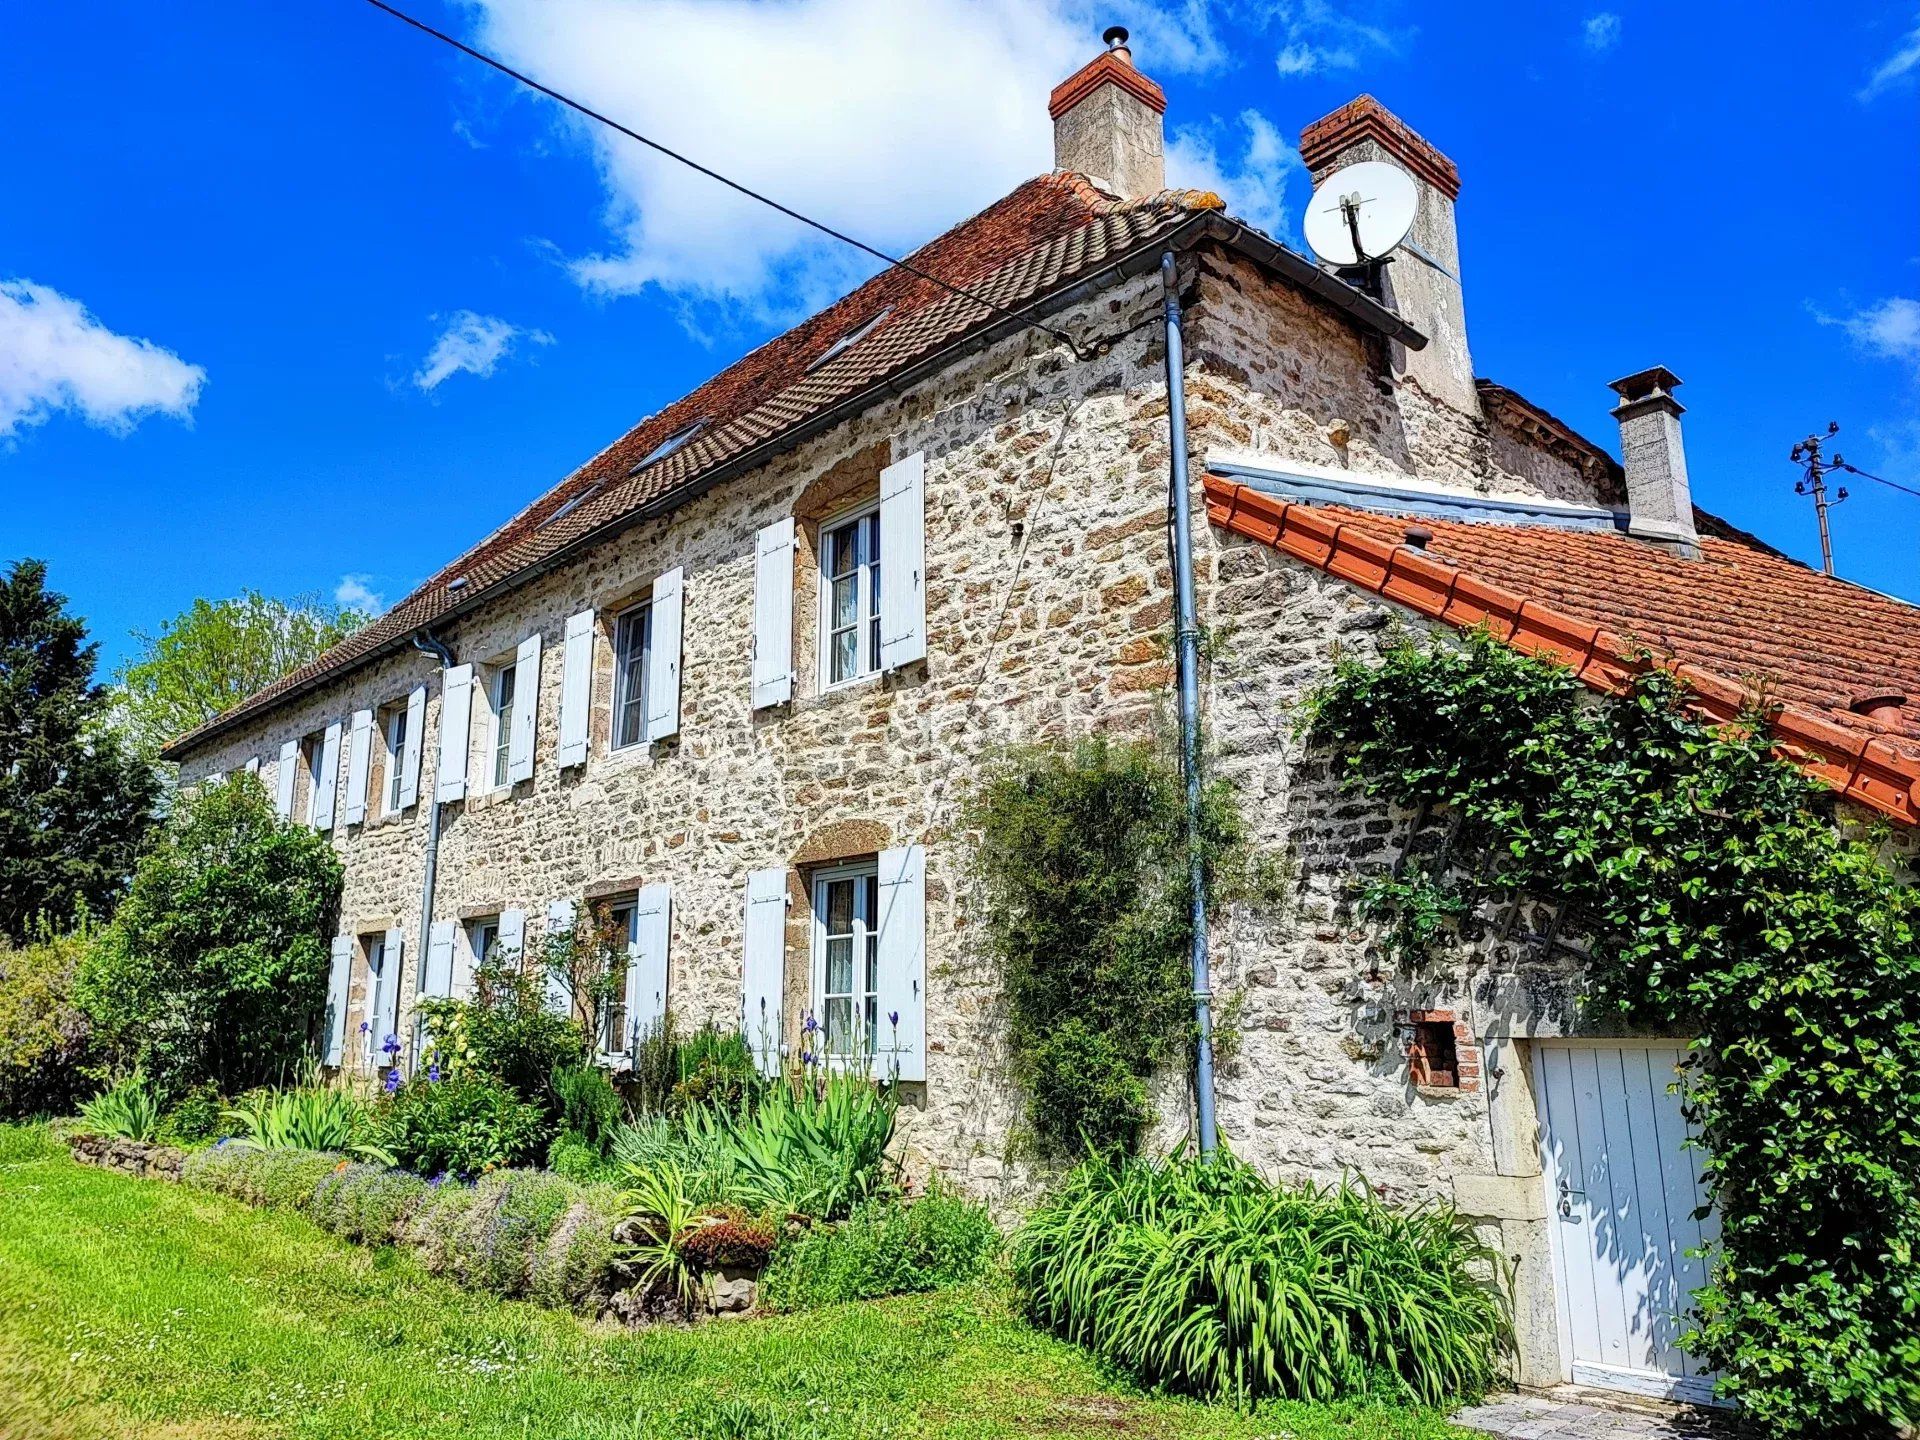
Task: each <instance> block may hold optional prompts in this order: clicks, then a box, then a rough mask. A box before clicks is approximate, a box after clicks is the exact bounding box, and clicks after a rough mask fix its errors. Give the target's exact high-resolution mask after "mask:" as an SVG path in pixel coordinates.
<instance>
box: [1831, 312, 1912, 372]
mask: <svg viewBox="0 0 1920 1440" xmlns="http://www.w3.org/2000/svg"><path fill="white" fill-rule="evenodd" d="M1814 315H1815V316H1816V318H1818V320H1819V321H1820V323H1821V324H1822V325H1838V326H1839V327H1840V328H1841V329H1843V330H1845V331H1846V332H1847V334H1849V335H1851V336H1852V337H1853V339H1854V341H1855V342H1856V343H1857V344H1858V345H1859V346H1860V347H1861V348H1862V349H1864V350H1866V351H1867V352H1868V353H1869V354H1872V355H1878V356H1880V357H1881V358H1882V359H1886V360H1902V361H1906V362H1908V363H1910V364H1912V365H1914V366H1915V367H1916V368H1920V300H1909V299H1907V298H1906V297H1905V296H1903V295H1895V296H1892V297H1891V298H1889V299H1886V300H1882V301H1880V302H1879V303H1878V304H1874V305H1868V306H1866V307H1865V308H1863V309H1860V310H1856V311H1854V312H1853V314H1851V315H1826V314H1822V313H1821V312H1820V311H1818V310H1816V311H1814Z"/></svg>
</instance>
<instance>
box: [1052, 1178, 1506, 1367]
mask: <svg viewBox="0 0 1920 1440" xmlns="http://www.w3.org/2000/svg"><path fill="white" fill-rule="evenodd" d="M1498 1269H1499V1256H1498V1255H1497V1254H1496V1253H1495V1252H1493V1251H1492V1250H1490V1249H1489V1248H1488V1247H1487V1246H1485V1245H1483V1244H1482V1243H1481V1242H1480V1241H1479V1240H1478V1239H1477V1238H1476V1237H1475V1236H1474V1234H1473V1231H1472V1230H1471V1229H1470V1228H1469V1227H1468V1226H1467V1225H1466V1224H1465V1222H1463V1221H1462V1220H1460V1219H1459V1218H1458V1217H1457V1216H1456V1215H1455V1214H1454V1213H1453V1212H1452V1211H1451V1210H1450V1209H1447V1208H1444V1207H1440V1206H1422V1207H1419V1208H1417V1209H1413V1210H1408V1211H1401V1210H1395V1209H1392V1208H1390V1207H1388V1206H1387V1205H1385V1204H1383V1203H1382V1202H1380V1201H1379V1200H1378V1199H1376V1198H1375V1197H1374V1196H1373V1195H1372V1194H1371V1193H1370V1192H1369V1191H1367V1190H1366V1189H1365V1187H1364V1186H1361V1185H1357V1184H1346V1185H1342V1186H1341V1187H1340V1188H1338V1189H1331V1190H1323V1189H1318V1188H1315V1187H1313V1186H1310V1185H1301V1186H1284V1185H1271V1184H1269V1183H1268V1182H1267V1181H1266V1180H1265V1179H1263V1178H1262V1177H1261V1176H1260V1175H1259V1173H1258V1172H1257V1171H1255V1170H1253V1169H1252V1168H1251V1167H1249V1166H1247V1165H1246V1164H1244V1163H1242V1162H1240V1161H1238V1160H1235V1159H1233V1158H1232V1157H1231V1156H1226V1155H1221V1156H1218V1157H1216V1158H1214V1159H1212V1160H1198V1159H1191V1158H1185V1157H1175V1158H1173V1159H1170V1160H1164V1161H1158V1162H1148V1161H1142V1160H1119V1161H1111V1160H1104V1159H1092V1160H1088V1161H1086V1162H1085V1163H1083V1164H1082V1165H1081V1166H1080V1167H1079V1168H1078V1169H1076V1170H1075V1171H1074V1172H1073V1173H1072V1174H1071V1175H1070V1176H1069V1177H1068V1179H1067V1182H1066V1184H1065V1186H1064V1187H1063V1188H1062V1189H1061V1191H1060V1192H1059V1194H1058V1195H1057V1196H1056V1197H1055V1198H1054V1199H1053V1200H1052V1201H1050V1202H1049V1203H1048V1204H1046V1205H1045V1206H1043V1207H1042V1208H1041V1209H1040V1210H1038V1211H1037V1212H1036V1213H1035V1214H1034V1216H1033V1218H1032V1219H1031V1220H1029V1221H1028V1223H1027V1226H1026V1228H1025V1229H1024V1230H1023V1231H1022V1232H1021V1234H1020V1237H1019V1240H1018V1242H1017V1248H1016V1253H1015V1272H1016V1275H1017V1277H1018V1279H1019V1282H1020V1285H1021V1287H1022V1289H1023V1291H1024V1296H1025V1303H1026V1307H1027V1310H1028V1313H1029V1314H1030V1315H1031V1316H1032V1317H1033V1319H1034V1320H1035V1321H1036V1322H1037V1323H1038V1324H1040V1325H1042V1326H1044V1327H1046V1328H1048V1329H1050V1330H1053V1331H1056V1332H1057V1333H1059V1334H1061V1335H1063V1336H1065V1337H1066V1338H1068V1339H1070V1340H1074V1341H1076V1342H1078V1343H1080V1344H1082V1345H1084V1346H1086V1347H1087V1348H1088V1349H1089V1350H1091V1351H1093V1352H1094V1354H1096V1355H1097V1356H1099V1357H1100V1358H1101V1359H1102V1360H1104V1361H1106V1362H1108V1363H1110V1364H1112V1365H1115V1366H1116V1367H1118V1368H1120V1369H1122V1370H1125V1371H1126V1372H1128V1373H1129V1374H1132V1375H1134V1376H1135V1377H1137V1378H1138V1379H1139V1380H1140V1381H1141V1382H1142V1383H1145V1384H1148V1385H1156V1386H1164V1387H1165V1388H1167V1389H1168V1390H1173V1391H1180V1392H1184V1393H1188V1394H1193V1395H1199V1396H1203V1397H1206V1398H1208V1399H1215V1400H1227V1401H1233V1402H1236V1403H1240V1404H1247V1403H1251V1402H1253V1401H1255V1400H1259V1399H1262V1398H1264V1397H1268V1396H1276V1397H1282V1398H1287V1399H1297V1400H1307V1401H1315V1402H1324V1401H1331V1400H1338V1399H1343V1398H1350V1397H1359V1396H1369V1395H1371V1396H1378V1397H1383V1398H1390V1399H1412V1400H1414V1401H1417V1402H1419V1403H1422V1404H1429V1405H1438V1404H1442V1403H1445V1402H1446V1401H1449V1400H1452V1399H1455V1398H1461V1397H1467V1396H1473V1395H1477V1394H1479V1393H1481V1392H1482V1391H1484V1390H1485V1389H1486V1388H1487V1386H1488V1385H1489V1384H1490V1383H1491V1382H1492V1381H1493V1380H1494V1379H1495V1377H1496V1375H1497V1373H1498V1366H1499V1364H1500V1360H1501V1357H1502V1356H1503V1355H1505V1354H1506V1353H1507V1352H1508V1351H1509V1350H1510V1349H1511V1346H1512V1342H1513V1323H1512V1313H1511V1308H1510V1306H1509V1303H1508V1301H1507V1299H1506V1296H1505V1294H1504V1293H1503V1291H1502V1289H1501V1288H1500V1286H1499V1283H1498V1279H1497V1275H1498Z"/></svg>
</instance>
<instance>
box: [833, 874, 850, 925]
mask: <svg viewBox="0 0 1920 1440" xmlns="http://www.w3.org/2000/svg"><path fill="white" fill-rule="evenodd" d="M852 930H853V881H852V880H851V879H847V880H829V881H828V882H827V933H828V934H829V935H846V934H849V933H850V932H851V931H852Z"/></svg>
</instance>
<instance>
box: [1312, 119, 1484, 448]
mask: <svg viewBox="0 0 1920 1440" xmlns="http://www.w3.org/2000/svg"><path fill="white" fill-rule="evenodd" d="M1300 158H1301V160H1302V161H1303V162H1305V164H1306V167H1307V173H1308V174H1310V175H1311V176H1312V177H1313V183H1314V184H1315V185H1316V186H1318V185H1319V184H1320V182H1321V181H1322V180H1324V179H1326V177H1327V176H1328V175H1329V174H1331V173H1332V172H1333V171H1335V170H1338V169H1339V168H1340V167H1341V166H1342V165H1351V164H1353V163H1354V162H1355V161H1358V160H1385V161H1388V162H1389V163H1391V164H1394V165H1398V166H1399V167H1400V168H1401V169H1402V170H1405V171H1406V172H1407V173H1408V174H1410V175H1412V176H1413V183H1414V189H1415V190H1416V191H1417V192H1418V193H1419V209H1418V212H1417V213H1416V216H1415V218H1414V222H1413V229H1412V231H1411V232H1409V234H1408V235H1407V239H1408V241H1410V242H1411V244H1412V246H1413V247H1416V248H1417V249H1418V250H1419V252H1420V254H1419V255H1415V254H1412V253H1409V250H1408V248H1407V247H1404V246H1403V247H1402V249H1401V250H1400V252H1399V253H1398V254H1396V255H1395V256H1394V257H1393V263H1392V264H1391V265H1389V266H1387V273H1386V282H1385V283H1386V296H1387V303H1388V304H1389V305H1391V306H1392V307H1393V308H1394V310H1396V311H1397V312H1398V313H1399V315H1400V317H1401V318H1402V319H1403V320H1405V321H1406V322H1407V323H1408V324H1410V325H1412V326H1413V328H1414V329H1416V330H1418V331H1419V332H1420V333H1421V334H1423V335H1425V336H1426V337H1427V347H1426V349H1424V350H1407V349H1405V348H1404V347H1401V346H1395V347H1394V356H1393V360H1394V369H1395V371H1396V372H1398V373H1400V374H1404V375H1407V376H1409V377H1410V378H1412V379H1413V380H1415V381H1417V382H1418V383H1419V385H1420V387H1421V388H1422V389H1423V390H1425V391H1426V392H1427V393H1428V394H1429V395H1432V396H1434V397H1435V398H1436V399H1439V400H1444V401H1445V402H1446V403H1447V404H1449V405H1451V406H1453V407H1454V409H1456V410H1460V411H1463V412H1464V413H1466V414H1468V415H1478V414H1479V413H1480V394H1479V391H1477V390H1476V389H1475V388H1474V384H1473V357H1472V355H1470V354H1469V353H1468V351H1467V310H1466V304H1465V301H1464V300H1463V299H1462V297H1461V293H1460V241H1459V237H1458V236H1457V235H1456V233H1455V231H1454V225H1453V202H1454V201H1455V200H1456V199H1457V198H1458V197H1459V194H1460V172H1459V171H1458V170H1456V169H1455V168H1454V164H1453V161H1451V160H1449V159H1448V158H1447V157H1446V156H1445V155H1442V154H1441V153H1440V152H1439V151H1438V150H1436V149H1434V147H1433V146H1432V145H1431V144H1429V143H1428V142H1427V141H1426V140H1425V139H1424V138H1422V137H1421V136H1420V135H1419V134H1418V133H1416V132H1415V131H1414V129H1413V128H1412V127H1411V126H1410V125H1408V124H1407V123H1406V122H1405V121H1404V120H1402V119H1401V118H1400V117H1399V116H1398V115H1395V114H1394V113H1393V112H1392V111H1391V110H1389V109H1387V107H1386V106H1384V105H1382V104H1381V103H1380V102H1379V101H1378V100H1376V99H1374V98H1373V96H1371V95H1362V96H1361V97H1360V98H1359V99H1357V100H1349V101H1348V102H1347V103H1346V104H1345V105H1342V106H1341V107H1340V108H1339V109H1338V110H1336V111H1334V112H1333V113H1332V114H1331V115H1327V116H1324V117H1322V118H1321V119H1319V120H1316V121H1314V122H1313V123H1312V124H1311V125H1309V126H1307V128H1306V129H1304V130H1302V131H1301V132H1300ZM1422 256H1424V257H1425V258H1424V259H1423V258H1421V257H1422Z"/></svg>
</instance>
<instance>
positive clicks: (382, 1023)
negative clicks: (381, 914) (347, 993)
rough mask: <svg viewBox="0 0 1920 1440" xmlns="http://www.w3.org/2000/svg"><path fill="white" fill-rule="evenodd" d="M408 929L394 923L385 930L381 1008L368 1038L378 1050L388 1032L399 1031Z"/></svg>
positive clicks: (392, 1033) (381, 970)
mask: <svg viewBox="0 0 1920 1440" xmlns="http://www.w3.org/2000/svg"><path fill="white" fill-rule="evenodd" d="M406 953H407V932H406V931H404V930H402V929H400V928H398V927H397V926H396V927H395V928H394V929H392V930H389V931H387V940H386V947H385V949H384V950H383V952H382V953H381V956H380V1008H379V1010H378V1011H377V1012H375V1014H374V1016H373V1022H372V1023H373V1030H372V1033H371V1036H370V1037H369V1038H371V1039H372V1041H373V1048H374V1049H375V1051H376V1052H377V1051H378V1050H379V1048H380V1047H381V1046H382V1045H383V1044H385V1043H386V1039H387V1037H388V1036H389V1035H398V1034H399V1033H400V1028H399V1027H400V977H401V976H403V975H405V974H406V973H407V972H406V967H405V964H404V961H405V959H406Z"/></svg>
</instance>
